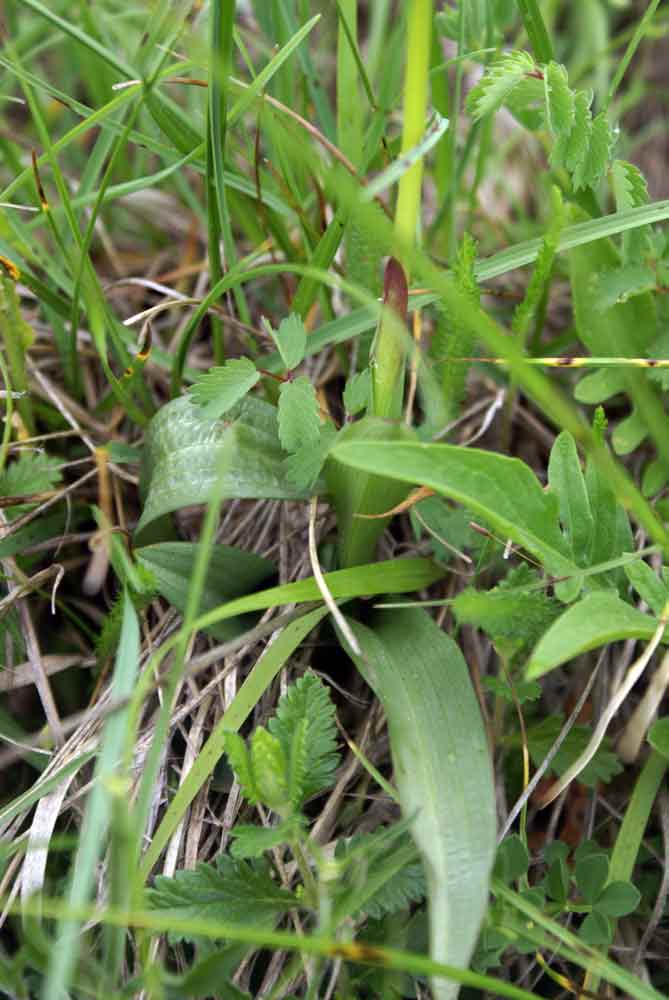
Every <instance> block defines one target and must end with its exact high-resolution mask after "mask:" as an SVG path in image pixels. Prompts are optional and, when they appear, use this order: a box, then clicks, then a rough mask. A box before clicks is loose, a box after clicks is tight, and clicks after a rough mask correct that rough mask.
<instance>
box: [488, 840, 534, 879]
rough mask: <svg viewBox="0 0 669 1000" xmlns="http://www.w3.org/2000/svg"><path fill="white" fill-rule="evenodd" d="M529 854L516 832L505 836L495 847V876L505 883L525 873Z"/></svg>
mask: <svg viewBox="0 0 669 1000" xmlns="http://www.w3.org/2000/svg"><path fill="white" fill-rule="evenodd" d="M529 867H530V855H529V852H528V850H527V847H526V846H525V844H524V843H523V841H522V840H521V839H520V837H519V836H518V834H517V833H512V834H511V836H509V837H505V838H504V840H503V841H502V843H501V844H500V845H499V847H498V848H497V854H496V856H495V876H496V877H497V878H500V879H501V880H502V882H505V883H506V884H507V885H508V884H509V883H511V882H515V881H516V880H517V879H519V878H522V877H523V875H527V870H528V868H529Z"/></svg>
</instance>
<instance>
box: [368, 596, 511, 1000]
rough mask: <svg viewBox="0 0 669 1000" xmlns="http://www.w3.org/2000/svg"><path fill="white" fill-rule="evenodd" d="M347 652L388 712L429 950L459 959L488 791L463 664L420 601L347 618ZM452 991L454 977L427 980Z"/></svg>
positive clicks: (473, 914) (482, 848)
mask: <svg viewBox="0 0 669 1000" xmlns="http://www.w3.org/2000/svg"><path fill="white" fill-rule="evenodd" d="M350 624H351V627H352V628H353V631H354V633H355V636H356V638H357V640H358V642H359V644H360V648H361V650H362V656H360V657H355V662H356V664H357V666H358V668H359V670H360V671H361V673H362V674H363V676H364V677H365V679H366V680H367V681H368V683H369V684H370V685H371V687H372V688H373V689H374V691H375V693H376V694H377V696H378V697H379V699H380V701H381V704H382V705H383V708H384V711H385V713H386V718H387V720H388V731H389V735H390V745H391V750H392V755H393V764H394V776H395V782H396V784H397V788H398V791H399V796H400V802H401V805H402V811H403V813H404V815H405V816H406V817H407V819H409V820H410V821H411V831H412V834H413V837H414V840H415V841H416V843H417V844H418V847H419V850H420V852H421V855H422V858H423V862H424V865H425V871H426V876H427V883H428V900H429V911H430V951H431V956H432V958H433V959H435V960H437V961H444V962H448V963H450V964H453V965H456V966H459V967H465V968H466V967H467V965H468V963H469V960H470V957H471V954H472V951H473V949H474V946H475V944H476V940H477V937H478V934H479V930H480V927H481V922H482V920H483V916H484V914H485V912H486V909H487V904H488V889H489V878H490V871H491V868H492V863H493V859H494V855H495V794H494V787H493V780H492V769H491V763H490V753H489V748H488V742H487V738H486V734H485V729H484V726H483V722H482V719H481V713H480V710H479V707H478V703H477V700H476V696H475V694H474V691H473V688H472V685H471V681H470V678H469V671H468V669H467V665H466V663H465V661H464V659H463V657H462V654H461V652H460V650H459V649H458V647H457V646H456V644H455V643H454V642H453V640H452V639H450V638H449V636H447V635H446V634H445V633H444V632H442V631H441V629H439V628H438V627H437V625H436V624H435V622H434V621H433V620H432V619H431V618H430V617H429V615H427V614H426V613H425V612H424V611H422V610H419V609H408V610H401V611H393V612H391V613H387V612H386V613H382V614H377V615H376V616H375V617H374V618H373V619H372V623H371V627H366V626H363V625H359V624H357V623H356V622H351V623H350ZM433 991H434V995H435V997H438V998H439V1000H445V998H448V997H454V996H456V994H457V991H458V988H457V986H456V985H454V984H453V983H450V984H446V983H437V982H436V981H435V982H434V983H433Z"/></svg>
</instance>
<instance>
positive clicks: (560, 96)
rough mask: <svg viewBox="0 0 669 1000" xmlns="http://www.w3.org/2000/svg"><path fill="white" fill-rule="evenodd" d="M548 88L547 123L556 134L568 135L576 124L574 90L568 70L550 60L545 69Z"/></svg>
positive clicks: (545, 82) (546, 86)
mask: <svg viewBox="0 0 669 1000" xmlns="http://www.w3.org/2000/svg"><path fill="white" fill-rule="evenodd" d="M544 84H545V88H546V125H547V126H548V128H549V129H550V131H551V132H554V133H555V134H556V135H568V134H569V133H570V132H571V129H572V126H573V124H574V92H573V90H572V89H571V88H570V86H569V81H568V79H567V70H566V69H565V67H564V66H561V65H560V64H559V63H556V62H550V63H549V64H548V66H546V69H545V71H544Z"/></svg>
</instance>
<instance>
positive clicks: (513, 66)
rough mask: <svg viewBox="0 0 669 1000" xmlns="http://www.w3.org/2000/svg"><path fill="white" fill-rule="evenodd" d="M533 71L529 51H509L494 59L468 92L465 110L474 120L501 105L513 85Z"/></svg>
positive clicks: (533, 64)
mask: <svg viewBox="0 0 669 1000" xmlns="http://www.w3.org/2000/svg"><path fill="white" fill-rule="evenodd" d="M535 71H536V64H535V62H534V59H533V58H532V56H531V55H530V54H529V52H524V51H519V52H509V53H507V54H506V55H503V56H502V57H501V58H500V59H496V60H495V61H494V62H493V63H492V64H491V65H490V66H489V67H488V69H487V70H486V72H485V74H484V75H483V76H482V77H481V79H480V80H479V82H478V83H477V85H476V86H475V87H473V88H472V90H471V91H470V92H469V96H468V98H467V110H468V111H469V113H470V114H471V115H472V117H473V118H474V121H478V119H479V118H482V117H483V116H484V115H486V114H488V113H489V112H490V111H495V110H496V109H497V108H499V107H501V105H502V104H503V103H504V101H505V100H506V98H507V97H508V95H509V94H510V93H511V91H512V90H513V89H514V87H515V86H517V84H518V83H520V81H521V80H523V79H524V78H525V77H526V76H527V74H528V73H533V72H535Z"/></svg>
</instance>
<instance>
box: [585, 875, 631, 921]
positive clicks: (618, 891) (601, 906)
mask: <svg viewBox="0 0 669 1000" xmlns="http://www.w3.org/2000/svg"><path fill="white" fill-rule="evenodd" d="M640 902H641V893H640V892H639V890H638V889H637V888H636V886H634V885H632V884H631V883H630V882H609V884H608V885H607V886H606V887H605V889H604V891H603V892H602V893H601V895H600V896H598V898H597V900H596V902H595V910H596V911H597V912H598V913H603V914H605V916H607V917H625V916H627V914H628V913H632V912H633V911H634V910H636V908H637V906H638V905H639V903H640Z"/></svg>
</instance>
